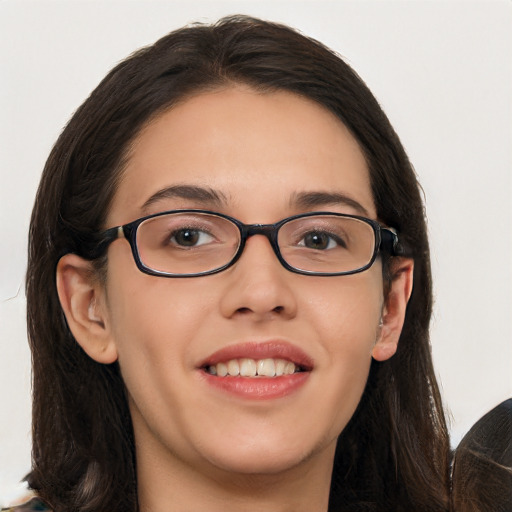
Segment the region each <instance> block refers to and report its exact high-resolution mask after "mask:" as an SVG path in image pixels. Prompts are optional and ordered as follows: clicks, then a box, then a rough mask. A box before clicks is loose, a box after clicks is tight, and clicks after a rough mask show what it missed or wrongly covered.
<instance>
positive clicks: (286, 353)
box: [199, 341, 314, 371]
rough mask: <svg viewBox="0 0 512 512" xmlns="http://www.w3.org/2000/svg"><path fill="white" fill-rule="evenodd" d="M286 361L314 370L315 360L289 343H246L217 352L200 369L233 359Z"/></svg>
mask: <svg viewBox="0 0 512 512" xmlns="http://www.w3.org/2000/svg"><path fill="white" fill-rule="evenodd" d="M243 358H247V359H254V360H259V359H285V360H287V361H291V362H292V363H294V364H295V365H296V366H299V367H300V368H301V369H302V370H306V371H310V370H312V368H313V366H314V365H313V359H312V358H311V357H310V356H309V355H308V354H306V353H305V352H304V351H303V350H302V349H300V348H299V347H297V346H296V345H293V344H291V343H289V342H287V341H265V342H250V341H249V342H245V343H239V344H236V345H229V346H227V347H224V348H221V349H220V350H217V351H216V352H214V353H213V354H211V355H209V356H208V357H207V358H206V359H205V360H204V361H202V362H201V364H200V365H199V368H205V367H207V366H213V365H216V364H217V363H221V362H226V361H229V360H231V359H243Z"/></svg>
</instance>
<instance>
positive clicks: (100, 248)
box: [80, 226, 127, 260]
mask: <svg viewBox="0 0 512 512" xmlns="http://www.w3.org/2000/svg"><path fill="white" fill-rule="evenodd" d="M118 238H127V236H126V235H125V229H124V226H117V227H114V228H110V229H107V230H106V231H103V232H102V233H100V234H99V235H98V236H97V237H95V239H92V240H88V241H87V242H86V243H83V244H81V246H82V247H81V251H80V252H81V255H82V256H83V257H84V258H87V259H89V260H95V259H96V258H100V257H101V256H103V255H104V254H105V252H106V251H107V249H108V246H109V245H110V244H111V243H112V242H113V241H114V240H117V239H118Z"/></svg>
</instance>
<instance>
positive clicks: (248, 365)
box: [240, 359, 256, 377]
mask: <svg viewBox="0 0 512 512" xmlns="http://www.w3.org/2000/svg"><path fill="white" fill-rule="evenodd" d="M240 375H241V376H242V377H256V361H255V360H254V359H240Z"/></svg>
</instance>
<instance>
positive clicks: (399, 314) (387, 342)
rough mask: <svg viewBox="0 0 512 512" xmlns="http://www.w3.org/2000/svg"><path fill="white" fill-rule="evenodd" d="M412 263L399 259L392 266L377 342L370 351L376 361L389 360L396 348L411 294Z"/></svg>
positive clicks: (406, 259) (409, 260)
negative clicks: (391, 276)
mask: <svg viewBox="0 0 512 512" xmlns="http://www.w3.org/2000/svg"><path fill="white" fill-rule="evenodd" d="M413 270H414V262H413V260H412V259H409V258H399V259H397V260H395V262H394V264H393V266H392V275H393V278H392V281H391V285H390V289H389V291H388V294H387V297H386V301H385V304H384V307H383V309H382V321H381V326H379V333H378V337H377V341H376V343H375V345H374V347H373V349H372V357H373V358H374V359H375V360H377V361H386V360H387V359H389V358H391V357H392V356H393V355H394V354H395V352H396V350H397V348H398V340H399V339H400V334H401V332H402V327H403V325H404V321H405V312H406V309H407V303H408V301H409V298H410V296H411V293H412V286H413Z"/></svg>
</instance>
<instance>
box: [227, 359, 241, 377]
mask: <svg viewBox="0 0 512 512" xmlns="http://www.w3.org/2000/svg"><path fill="white" fill-rule="evenodd" d="M228 373H229V375H231V376H233V377H236V376H237V375H238V374H239V373H240V365H239V364H238V361H237V360H236V359H231V361H228Z"/></svg>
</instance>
